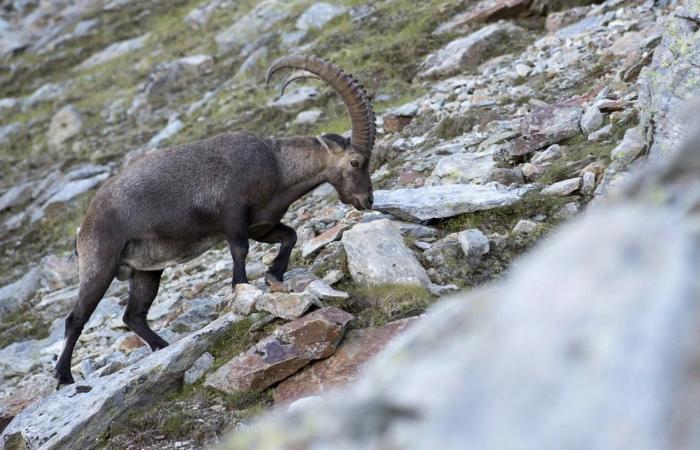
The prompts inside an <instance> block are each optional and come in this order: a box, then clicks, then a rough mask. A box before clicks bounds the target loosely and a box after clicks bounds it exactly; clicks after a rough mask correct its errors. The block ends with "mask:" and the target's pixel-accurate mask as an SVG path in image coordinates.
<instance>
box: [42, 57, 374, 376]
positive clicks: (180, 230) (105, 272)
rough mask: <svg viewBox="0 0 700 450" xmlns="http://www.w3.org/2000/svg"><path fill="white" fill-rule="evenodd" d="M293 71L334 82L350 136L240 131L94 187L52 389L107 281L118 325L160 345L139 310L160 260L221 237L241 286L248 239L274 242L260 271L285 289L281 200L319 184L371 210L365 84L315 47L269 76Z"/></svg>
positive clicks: (160, 155) (175, 259)
mask: <svg viewBox="0 0 700 450" xmlns="http://www.w3.org/2000/svg"><path fill="white" fill-rule="evenodd" d="M283 69H296V70H297V71H295V72H292V74H290V75H289V76H288V77H287V79H286V80H285V81H284V83H283V85H282V93H284V88H285V87H286V86H287V85H288V84H289V83H291V82H293V81H294V80H298V79H300V78H317V79H321V80H324V81H325V82H327V83H328V84H329V85H330V86H331V87H333V88H334V89H335V90H336V91H337V92H338V94H340V97H341V98H342V99H343V101H344V103H345V105H346V107H347V108H348V112H349V114H350V119H351V124H352V134H351V138H350V139H347V138H343V137H341V136H338V135H332V134H331V135H322V136H318V137H292V138H282V139H270V138H263V137H259V136H257V135H255V134H253V133H251V132H247V131H240V132H235V133H227V134H223V135H220V136H216V137H213V138H211V139H209V140H206V141H201V142H196V143H193V144H188V145H184V146H181V147H176V148H172V149H167V150H162V151H158V152H153V153H150V154H148V155H146V156H144V157H143V158H141V159H139V160H137V161H136V162H134V163H133V164H131V165H129V166H127V167H126V168H125V169H124V170H123V171H122V172H121V173H120V174H118V175H116V176H115V177H113V178H111V179H110V180H108V181H107V182H106V183H105V184H104V185H103V186H102V187H101V188H100V189H99V191H98V192H97V194H96V195H95V198H94V199H93V201H92V203H91V204H90V207H89V208H88V212H87V215H86V217H85V220H84V221H83V224H82V225H81V227H80V231H79V233H78V243H77V246H78V258H79V268H80V289H79V293H78V301H77V303H76V305H75V307H74V308H73V310H72V311H71V313H70V314H69V315H68V317H67V318H66V330H65V332H66V335H65V342H64V348H63V351H62V353H61V356H60V358H59V359H58V362H57V364H56V369H55V375H56V377H57V378H58V383H59V387H60V386H61V385H63V384H70V383H73V382H74V381H73V376H72V374H71V358H72V353H73V349H74V347H75V344H76V342H77V340H78V337H79V336H80V333H81V332H82V330H83V327H84V326H85V324H86V323H87V321H88V319H89V318H90V316H91V315H92V313H93V312H94V310H95V308H96V307H97V304H98V303H99V302H100V300H101V299H102V297H103V296H104V294H105V292H106V290H107V288H108V287H109V285H110V283H111V282H112V280H113V279H114V278H115V277H117V278H119V279H123V280H126V279H128V280H129V301H128V304H127V307H126V311H125V313H124V322H125V323H126V325H127V326H128V327H129V328H130V329H131V330H132V331H133V332H134V333H136V334H137V335H138V336H139V337H140V338H141V339H143V340H144V341H145V342H146V343H147V344H148V345H149V346H150V347H151V348H152V349H153V350H154V351H155V350H158V349H161V348H163V347H165V346H167V345H168V344H167V342H165V341H164V340H163V339H162V338H161V337H160V336H158V335H157V334H156V333H155V332H154V331H153V330H151V328H150V327H149V326H148V323H147V321H146V315H147V314H148V310H149V308H150V306H151V304H152V303H153V300H154V299H155V297H156V294H157V292H158V286H159V283H160V276H161V274H162V273H163V269H164V268H166V267H168V266H170V265H172V264H175V263H180V262H184V261H187V260H189V259H192V258H194V257H196V256H198V255H199V254H201V253H202V252H204V251H205V250H206V249H208V248H209V247H210V245H211V243H212V242H215V241H216V240H221V239H225V240H226V241H227V242H228V244H229V248H230V250H231V256H232V258H233V285H234V286H235V285H236V284H238V283H247V282H248V279H247V277H246V270H245V259H246V255H247V253H248V239H254V240H256V241H260V242H266V243H280V244H281V246H280V249H279V254H278V255H277V257H276V258H275V259H274V261H273V262H272V265H271V266H270V268H269V270H268V272H266V274H265V279H266V280H267V282H268V283H269V284H270V287H271V289H272V290H283V289H284V285H283V284H282V280H283V276H284V273H285V271H286V270H287V265H288V263H289V257H290V254H291V252H292V248H293V247H294V244H295V243H296V239H297V236H296V232H295V231H294V230H293V229H292V228H290V227H288V226H287V225H284V224H282V223H280V220H281V219H282V217H283V216H284V214H285V212H286V211H287V209H288V208H289V205H290V204H291V203H292V202H294V201H295V200H297V199H298V198H300V197H301V196H303V195H304V194H306V193H307V192H309V191H310V190H312V189H313V188H315V187H316V186H318V185H320V184H321V183H324V182H329V183H330V184H332V185H333V186H334V187H335V189H336V190H337V191H338V195H339V197H340V200H341V201H342V202H344V203H348V204H352V205H353V206H355V207H356V208H358V209H369V208H371V207H372V201H373V199H372V183H371V180H370V173H369V159H370V154H371V151H372V147H373V145H374V138H375V133H376V130H375V123H374V122H375V120H374V112H373V111H372V106H371V103H370V101H369V99H368V97H367V94H366V92H365V91H364V89H363V88H362V86H361V85H360V84H359V83H358V82H357V81H356V80H354V79H353V78H352V76H351V75H348V74H346V73H345V72H343V71H342V70H341V69H339V68H338V67H336V66H334V65H332V64H329V63H326V62H324V61H322V60H320V59H319V58H316V57H312V56H298V55H294V56H289V57H283V58H280V59H278V60H276V61H275V62H273V63H272V65H271V66H270V68H269V70H268V74H267V82H268V83H269V81H270V79H271V78H272V76H273V75H274V74H275V73H276V72H278V71H280V70H283Z"/></svg>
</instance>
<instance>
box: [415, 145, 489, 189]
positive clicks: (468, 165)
mask: <svg viewBox="0 0 700 450" xmlns="http://www.w3.org/2000/svg"><path fill="white" fill-rule="evenodd" d="M495 167H496V161H494V160H493V149H489V150H485V151H481V152H473V153H458V154H454V155H450V156H445V157H444V158H442V159H440V161H438V163H437V165H436V166H435V169H433V172H432V174H431V175H430V178H429V179H428V180H427V181H426V184H427V185H438V184H453V183H460V184H464V183H483V182H485V181H486V180H487V179H488V176H489V173H490V172H491V170H492V169H494V168H495Z"/></svg>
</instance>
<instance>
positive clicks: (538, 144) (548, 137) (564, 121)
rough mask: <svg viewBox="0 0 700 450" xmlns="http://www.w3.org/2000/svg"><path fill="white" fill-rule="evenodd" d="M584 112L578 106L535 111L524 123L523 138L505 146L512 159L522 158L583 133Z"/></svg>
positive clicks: (542, 107)
mask: <svg viewBox="0 0 700 450" xmlns="http://www.w3.org/2000/svg"><path fill="white" fill-rule="evenodd" d="M582 115H583V110H582V109H581V108H579V107H578V106H567V105H546V106H541V107H538V108H536V109H535V110H533V112H532V114H530V116H529V117H527V118H525V119H523V121H522V136H520V137H517V138H515V139H514V140H512V141H510V142H508V143H507V144H505V145H504V148H505V149H506V151H507V152H508V154H509V155H510V156H511V157H520V156H524V155H527V154H530V153H532V152H534V151H536V150H540V149H542V148H545V147H548V146H550V145H552V144H556V143H557V142H561V141H563V140H564V139H568V138H571V137H574V136H576V135H577V134H579V133H580V132H581V129H580V126H579V124H580V122H581V117H582Z"/></svg>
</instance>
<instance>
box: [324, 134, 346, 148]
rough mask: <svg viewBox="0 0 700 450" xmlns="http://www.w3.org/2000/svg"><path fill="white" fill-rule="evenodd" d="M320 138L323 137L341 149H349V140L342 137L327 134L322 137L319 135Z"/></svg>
mask: <svg viewBox="0 0 700 450" xmlns="http://www.w3.org/2000/svg"><path fill="white" fill-rule="evenodd" d="M321 137H323V138H324V139H328V140H329V141H333V142H335V143H336V144H337V145H338V146H339V147H341V148H348V147H350V139H348V138H344V137H343V136H340V135H339V134H335V133H329V134H323V135H321Z"/></svg>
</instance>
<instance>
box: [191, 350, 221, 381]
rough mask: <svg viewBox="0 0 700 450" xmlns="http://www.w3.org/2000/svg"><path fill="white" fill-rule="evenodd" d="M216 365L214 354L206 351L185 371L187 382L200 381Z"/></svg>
mask: <svg viewBox="0 0 700 450" xmlns="http://www.w3.org/2000/svg"><path fill="white" fill-rule="evenodd" d="M213 365H214V356H212V354H211V353H209V352H205V353H204V354H203V355H202V356H200V357H199V358H197V360H196V361H195V362H194V363H193V364H192V367H190V368H189V369H187V370H186V371H185V377H184V382H185V384H193V383H196V382H197V381H199V379H200V378H202V376H204V374H205V373H206V372H207V371H208V370H209V369H210V368H211V366H213Z"/></svg>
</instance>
